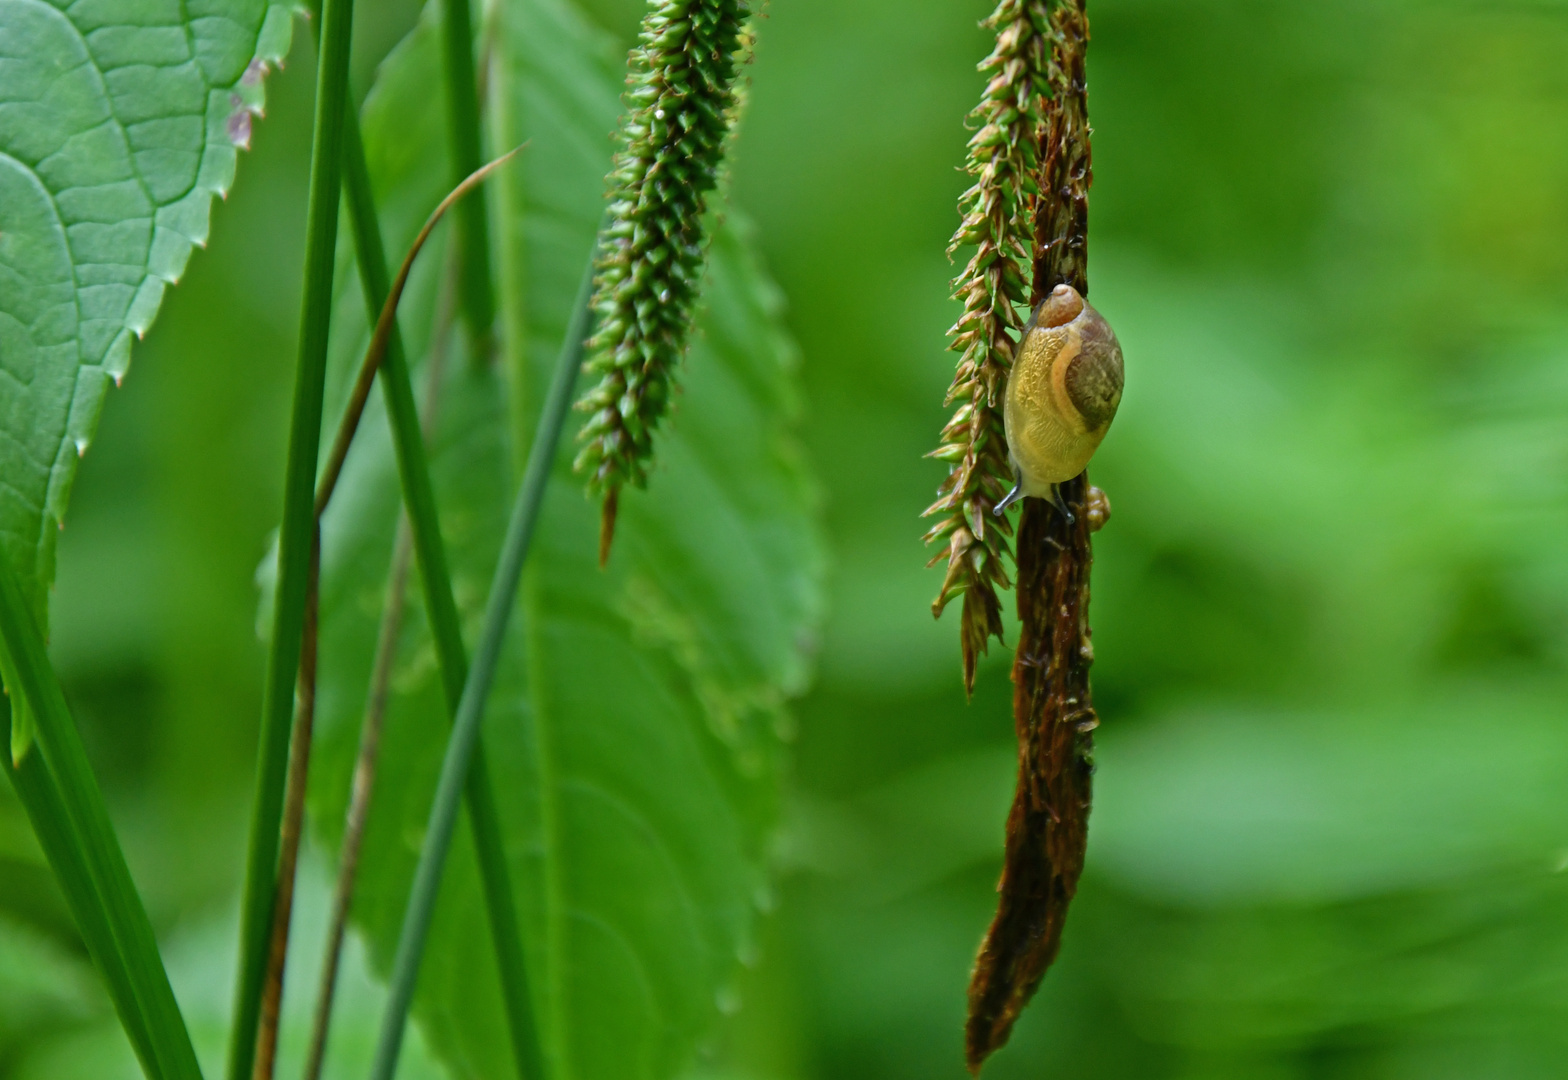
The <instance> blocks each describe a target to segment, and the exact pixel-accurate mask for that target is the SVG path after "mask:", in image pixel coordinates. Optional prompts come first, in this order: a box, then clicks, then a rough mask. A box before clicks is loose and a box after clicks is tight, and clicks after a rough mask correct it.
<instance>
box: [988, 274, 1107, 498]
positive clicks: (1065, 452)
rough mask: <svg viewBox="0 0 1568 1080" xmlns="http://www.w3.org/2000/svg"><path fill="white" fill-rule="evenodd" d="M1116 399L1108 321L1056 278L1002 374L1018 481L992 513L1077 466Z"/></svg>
mask: <svg viewBox="0 0 1568 1080" xmlns="http://www.w3.org/2000/svg"><path fill="white" fill-rule="evenodd" d="M1121 400H1122V347H1121V345H1119V344H1118V343H1117V341H1116V334H1115V332H1114V331H1113V330H1112V329H1111V327H1110V324H1109V323H1107V322H1106V321H1105V319H1104V318H1102V317H1101V315H1100V313H1099V312H1098V311H1095V310H1094V308H1092V307H1090V306H1089V305H1088V303H1087V302H1086V301H1085V300H1084V298H1083V297H1082V296H1080V295H1078V290H1077V289H1075V288H1073V287H1072V286H1071V285H1058V286H1057V287H1056V288H1054V289H1052V290H1051V295H1050V296H1047V297H1046V298H1045V299H1044V300H1042V301H1041V302H1040V306H1039V307H1037V308H1035V310H1034V315H1033V316H1031V317H1030V319H1029V322H1028V324H1027V325H1026V326H1025V327H1024V333H1023V337H1022V338H1021V339H1020V341H1019V343H1018V350H1017V352H1016V353H1015V354H1014V356H1013V370H1012V372H1011V373H1010V374H1009V375H1008V377H1007V401H1006V404H1005V407H1004V409H1003V412H1002V420H1003V423H1004V425H1005V427H1006V430H1007V455H1008V457H1009V459H1010V460H1011V461H1012V463H1013V476H1014V478H1015V479H1016V481H1017V483H1016V484H1015V485H1014V487H1013V490H1012V491H1009V492H1008V493H1007V497H1006V498H1004V499H1003V500H1002V501H1001V502H999V503H997V504H996V511H995V512H996V513H998V514H1000V513H1001V512H1002V511H1003V510H1005V509H1007V507H1009V506H1011V505H1012V504H1013V503H1015V502H1017V501H1018V500H1019V499H1022V498H1023V497H1024V496H1026V495H1033V496H1035V497H1037V498H1046V499H1050V500H1051V502H1052V503H1053V504H1054V505H1055V506H1056V508H1057V509H1058V510H1060V511H1061V512H1062V515H1063V516H1064V517H1066V518H1067V519H1068V520H1069V521H1071V520H1072V516H1073V515H1072V513H1071V512H1070V511H1069V510H1068V509H1067V505H1066V504H1065V503H1064V502H1063V501H1062V497H1061V494H1060V493H1059V492H1058V491H1057V490H1056V485H1057V484H1059V483H1061V482H1062V481H1064V480H1071V479H1072V478H1073V477H1075V476H1077V475H1078V474H1079V473H1081V472H1083V468H1084V466H1085V465H1087V464H1088V463H1089V459H1090V458H1091V457H1093V456H1094V451H1095V449H1096V448H1097V447H1098V446H1099V445H1100V440H1101V439H1103V438H1105V432H1106V429H1107V428H1109V427H1110V426H1111V419H1112V418H1113V417H1114V416H1115V415H1116V406H1118V405H1120V404H1121Z"/></svg>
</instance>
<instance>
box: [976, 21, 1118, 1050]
mask: <svg viewBox="0 0 1568 1080" xmlns="http://www.w3.org/2000/svg"><path fill="white" fill-rule="evenodd" d="M1049 30H1050V36H1051V42H1052V52H1051V60H1050V68H1049V77H1048V88H1049V93H1050V98H1049V100H1048V101H1046V102H1045V113H1044V117H1043V123H1042V126H1041V128H1040V132H1039V138H1040V146H1039V153H1038V159H1039V161H1040V183H1039V194H1038V197H1037V198H1036V199H1035V200H1034V201H1033V206H1032V207H1031V210H1032V215H1033V228H1032V232H1033V236H1034V246H1033V259H1032V262H1033V274H1032V290H1031V296H1030V303H1031V305H1038V304H1041V303H1042V302H1043V301H1045V300H1046V298H1047V297H1050V296H1051V295H1052V290H1054V289H1056V288H1057V287H1058V286H1063V285H1066V286H1071V287H1072V288H1073V289H1075V290H1077V292H1078V294H1079V295H1080V296H1082V295H1086V294H1087V293H1088V291H1089V289H1088V270H1087V267H1088V247H1087V243H1086V236H1087V230H1088V221H1089V200H1088V196H1089V183H1090V179H1091V173H1090V168H1089V124H1088V97H1087V93H1086V90H1085V83H1084V53H1085V50H1086V48H1087V46H1088V42H1089V22H1088V17H1087V16H1086V14H1085V13H1084V0H1054V2H1053V4H1052V10H1051V15H1050V26H1049ZM1079 307H1080V308H1081V307H1083V305H1082V304H1081V303H1080V304H1079ZM1094 317H1095V318H1096V319H1098V316H1097V315H1095V316H1094ZM1042 325H1045V324H1044V323H1043V322H1042ZM1102 325H1103V322H1102ZM1105 332H1106V333H1107V334H1109V329H1108V328H1106V330H1105ZM1109 342H1110V345H1109V348H1110V349H1114V350H1115V354H1114V365H1113V366H1114V384H1115V385H1114V399H1113V400H1110V402H1109V407H1110V411H1111V413H1114V411H1115V404H1116V402H1119V401H1120V393H1121V354H1120V349H1119V347H1117V346H1116V345H1115V337H1114V335H1110V338H1109ZM1087 351H1088V350H1087V347H1086V352H1087ZM1066 378H1067V379H1068V381H1069V384H1071V380H1072V378H1073V369H1071V368H1069V369H1068V371H1067V373H1066ZM1071 392H1072V391H1071V390H1069V393H1071ZM1077 401H1078V399H1077V398H1074V403H1075V404H1077ZM1106 423H1109V420H1108V419H1107V420H1106ZM1057 493H1058V497H1059V501H1060V502H1061V503H1062V504H1063V505H1064V506H1065V508H1066V510H1067V513H1065V514H1064V513H1063V512H1062V511H1061V510H1059V509H1058V508H1057V506H1054V505H1052V503H1051V502H1049V501H1047V500H1046V499H1043V498H1031V499H1025V500H1024V504H1023V511H1022V514H1021V517H1020V522H1019V530H1018V555H1017V564H1018V617H1019V622H1020V623H1021V627H1020V631H1019V641H1018V651H1017V654H1016V656H1015V658H1014V661H1013V720H1014V726H1015V727H1016V729H1017V734H1018V791H1017V794H1016V795H1015V796H1014V800H1013V807H1012V811H1011V813H1010V814H1009V815H1008V819H1007V847H1006V854H1005V859H1004V864H1003V869H1002V880H1001V883H1000V885H999V886H998V892H999V893H1000V898H999V901H998V905H997V913H996V918H995V920H994V921H993V922H992V924H991V927H990V930H989V931H988V932H987V934H986V938H985V941H984V943H983V944H982V946H981V948H980V955H979V957H978V958H977V959H976V961H975V969H974V974H973V976H972V978H971V981H970V986H969V1020H968V1024H967V1027H966V1031H965V1057H966V1059H967V1061H968V1064H969V1068H970V1069H971V1071H974V1072H978V1071H979V1069H980V1065H981V1063H982V1062H983V1061H984V1060H985V1059H986V1057H987V1056H988V1055H990V1054H991V1053H992V1052H993V1051H994V1050H996V1049H997V1048H998V1047H1000V1046H1001V1045H1002V1044H1003V1043H1005V1042H1006V1041H1007V1038H1008V1035H1009V1034H1011V1032H1012V1027H1013V1023H1014V1021H1016V1020H1017V1018H1018V1015H1019V1013H1020V1012H1022V1010H1023V1008H1024V1006H1025V1005H1027V1004H1028V1002H1029V999H1030V998H1031V997H1032V996H1033V995H1034V992H1035V990H1036V988H1037V987H1038V986H1039V985H1040V980H1041V979H1042V978H1043V977H1044V975H1045V971H1046V969H1047V968H1048V967H1049V966H1050V965H1051V963H1052V961H1054V960H1055V959H1056V954H1057V950H1058V948H1059V947H1060V944H1061V938H1062V926H1063V923H1064V922H1065V920H1066V917H1067V907H1068V904H1069V903H1070V902H1071V901H1072V898H1073V894H1074V893H1075V892H1076V891H1077V887H1078V876H1079V873H1080V872H1081V871H1082V870H1083V859H1084V849H1085V845H1086V843H1087V841H1088V819H1089V802H1090V777H1091V775H1092V773H1093V758H1092V755H1093V740H1092V732H1093V731H1094V728H1095V727H1096V725H1097V724H1098V723H1099V720H1098V718H1097V717H1096V715H1095V712H1094V704H1093V700H1092V698H1091V696H1090V690H1089V665H1090V664H1091V663H1093V660H1094V649H1093V646H1092V645H1091V643H1090V632H1089V569H1090V565H1091V563H1092V561H1093V549H1092V546H1091V543H1090V534H1091V533H1092V532H1094V531H1095V530H1097V529H1099V528H1100V526H1101V525H1103V524H1104V523H1105V520H1106V518H1107V517H1108V516H1109V513H1110V504H1109V502H1108V501H1107V500H1106V498H1105V495H1104V493H1103V492H1101V491H1099V490H1098V489H1097V488H1092V487H1090V486H1089V482H1088V477H1087V474H1086V473H1079V474H1078V475H1077V476H1076V477H1073V478H1072V479H1070V480H1067V481H1065V482H1063V483H1061V484H1059V485H1058V486H1057Z"/></svg>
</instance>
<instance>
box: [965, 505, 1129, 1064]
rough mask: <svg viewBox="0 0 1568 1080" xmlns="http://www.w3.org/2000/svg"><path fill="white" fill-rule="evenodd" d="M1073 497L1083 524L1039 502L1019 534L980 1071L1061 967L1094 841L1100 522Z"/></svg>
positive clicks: (975, 1009) (977, 1015)
mask: <svg viewBox="0 0 1568 1080" xmlns="http://www.w3.org/2000/svg"><path fill="white" fill-rule="evenodd" d="M1061 494H1062V498H1063V500H1064V501H1065V502H1066V503H1067V505H1068V507H1069V508H1070V509H1071V510H1072V512H1073V515H1074V519H1075V520H1074V521H1073V523H1072V524H1068V522H1067V519H1066V518H1064V517H1062V515H1061V514H1060V513H1058V512H1057V510H1056V509H1055V507H1053V506H1052V505H1051V504H1050V503H1049V502H1046V501H1045V500H1043V499H1027V500H1025V502H1024V508H1023V515H1022V518H1021V520H1020V522H1019V528H1018V612H1019V621H1020V622H1021V623H1022V627H1021V628H1020V631H1019V640H1018V652H1017V655H1016V656H1015V658H1014V660H1013V721H1014V727H1015V729H1016V731H1017V735H1018V791H1017V794H1016V795H1015V796H1014V798H1013V808H1012V811H1011V813H1009V814H1008V817H1007V849H1006V855H1005V857H1004V860H1003V866H1002V880H1001V882H1000V884H999V885H998V886H997V892H998V893H999V894H1000V897H999V900H998V904H997V912H996V918H995V920H994V921H993V922H992V923H991V928H990V930H989V931H988V932H987V933H986V937H985V942H984V944H983V945H982V946H981V948H980V955H979V957H978V958H977V959H976V960H975V970H974V975H973V977H972V979H971V980H970V984H969V1022H968V1025H967V1027H966V1029H965V1039H964V1049H965V1057H966V1059H967V1061H968V1063H969V1068H970V1069H971V1070H972V1071H975V1072H978V1071H979V1068H980V1063H981V1062H983V1061H984V1060H985V1058H986V1057H987V1055H989V1054H990V1053H991V1052H992V1051H994V1050H996V1049H997V1048H998V1047H1000V1046H1001V1045H1002V1044H1003V1043H1005V1042H1006V1041H1007V1037H1008V1035H1009V1034H1010V1033H1011V1031H1012V1027H1013V1022H1014V1021H1015V1020H1017V1018H1018V1014H1019V1013H1020V1012H1022V1011H1023V1008H1024V1006H1025V1005H1027V1004H1028V1003H1029V999H1030V998H1031V997H1032V996H1033V995H1034V992H1035V989H1036V988H1037V987H1038V986H1039V985H1040V980H1041V978H1042V977H1043V976H1044V975H1045V971H1046V968H1048V967H1049V966H1050V965H1051V962H1052V961H1053V960H1055V959H1056V953H1057V949H1058V948H1059V946H1060V944H1061V937H1062V925H1063V923H1064V921H1065V920H1066V918H1067V906H1068V904H1069V903H1070V902H1071V900H1072V898H1073V894H1074V893H1075V892H1076V891H1077V888H1078V875H1079V873H1080V871H1082V870H1083V857H1084V848H1085V845H1086V843H1087V840H1088V829H1089V778H1090V775H1091V774H1092V772H1093V765H1092V754H1093V740H1092V737H1091V734H1090V733H1091V732H1092V731H1093V730H1094V727H1095V725H1096V724H1097V723H1098V722H1099V721H1098V719H1097V718H1096V716H1095V712H1094V704H1093V701H1092V699H1091V697H1090V693H1089V664H1090V663H1091V662H1092V661H1093V658H1094V651H1093V647H1092V645H1091V644H1090V638H1089V568H1090V564H1091V563H1092V561H1093V551H1092V548H1091V546H1090V542H1089V533H1090V528H1091V518H1092V517H1093V516H1094V515H1092V514H1091V512H1090V510H1089V508H1088V503H1089V502H1090V499H1091V498H1092V495H1091V492H1090V490H1089V489H1088V481H1087V479H1086V478H1085V477H1084V476H1083V475H1082V474H1080V475H1079V476H1078V477H1076V478H1075V479H1072V480H1069V481H1067V482H1066V483H1065V484H1062V485H1061Z"/></svg>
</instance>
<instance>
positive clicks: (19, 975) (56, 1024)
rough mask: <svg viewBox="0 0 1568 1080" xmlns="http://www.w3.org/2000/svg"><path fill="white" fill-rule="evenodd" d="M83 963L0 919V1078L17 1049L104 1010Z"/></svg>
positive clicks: (56, 945)
mask: <svg viewBox="0 0 1568 1080" xmlns="http://www.w3.org/2000/svg"><path fill="white" fill-rule="evenodd" d="M104 1006H105V1002H104V999H103V995H102V994H101V993H100V992H99V990H98V985H97V978H96V976H95V974H94V972H93V970H92V968H91V966H89V965H88V964H87V963H86V961H85V960H84V959H83V958H82V957H80V956H78V955H72V954H71V953H69V952H67V951H66V950H65V949H64V948H62V947H61V946H60V944H59V943H58V942H56V941H53V940H51V939H49V938H47V937H45V936H43V935H42V934H40V933H38V932H37V931H36V930H33V929H31V928H28V927H23V926H21V925H18V924H17V923H14V922H12V921H11V920H10V919H8V918H6V917H5V916H4V915H0V1072H3V1071H4V1068H5V1063H6V1060H7V1059H8V1058H10V1057H11V1056H12V1055H13V1054H14V1053H15V1051H16V1048H17V1047H18V1045H22V1044H25V1043H26V1042H28V1041H31V1040H33V1039H36V1038H38V1037H39V1036H40V1035H43V1034H47V1033H49V1032H51V1031H53V1030H56V1029H58V1028H61V1027H69V1026H72V1025H77V1024H81V1023H83V1022H84V1021H87V1020H92V1019H96V1018H98V1017H99V1016H101V1015H102V1014H104V1013H106V1012H107V1011H108V1010H107V1009H106V1008H105V1007H104Z"/></svg>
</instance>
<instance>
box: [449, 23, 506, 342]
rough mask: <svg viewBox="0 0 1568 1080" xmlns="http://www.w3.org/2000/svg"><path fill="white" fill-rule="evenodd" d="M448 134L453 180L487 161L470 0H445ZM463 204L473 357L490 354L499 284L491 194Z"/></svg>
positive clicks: (464, 279) (463, 289)
mask: <svg viewBox="0 0 1568 1080" xmlns="http://www.w3.org/2000/svg"><path fill="white" fill-rule="evenodd" d="M441 34H442V44H443V46H444V49H445V53H446V55H445V57H444V63H443V64H442V70H443V73H444V75H445V76H446V101H447V135H448V137H449V138H450V139H451V142H452V183H453V185H454V186H455V185H456V184H458V183H460V182H461V181H462V179H463V177H465V176H467V175H469V174H470V173H472V172H473V171H474V170H475V169H477V168H479V166H480V165H483V164H484V149H483V146H482V145H481V141H480V132H479V83H478V80H477V78H476V77H475V75H474V25H473V16H472V14H471V13H470V10H469V6H468V0H442V3H441ZM456 209H457V248H458V258H459V265H460V267H461V271H462V272H461V275H460V278H459V282H458V285H459V294H460V295H461V296H462V303H463V318H464V320H465V321H466V322H467V323H468V332H469V336H470V338H471V339H472V340H473V343H474V349H473V360H474V362H475V363H480V364H482V363H484V362H486V361H487V360H488V358H489V355H490V351H491V346H492V336H493V333H494V326H495V287H494V285H492V283H491V278H490V224H489V221H488V220H487V215H486V211H485V200H484V198H483V197H482V196H481V197H479V198H473V199H465V200H464V202H463V205H462V206H459V207H457V208H456Z"/></svg>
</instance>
